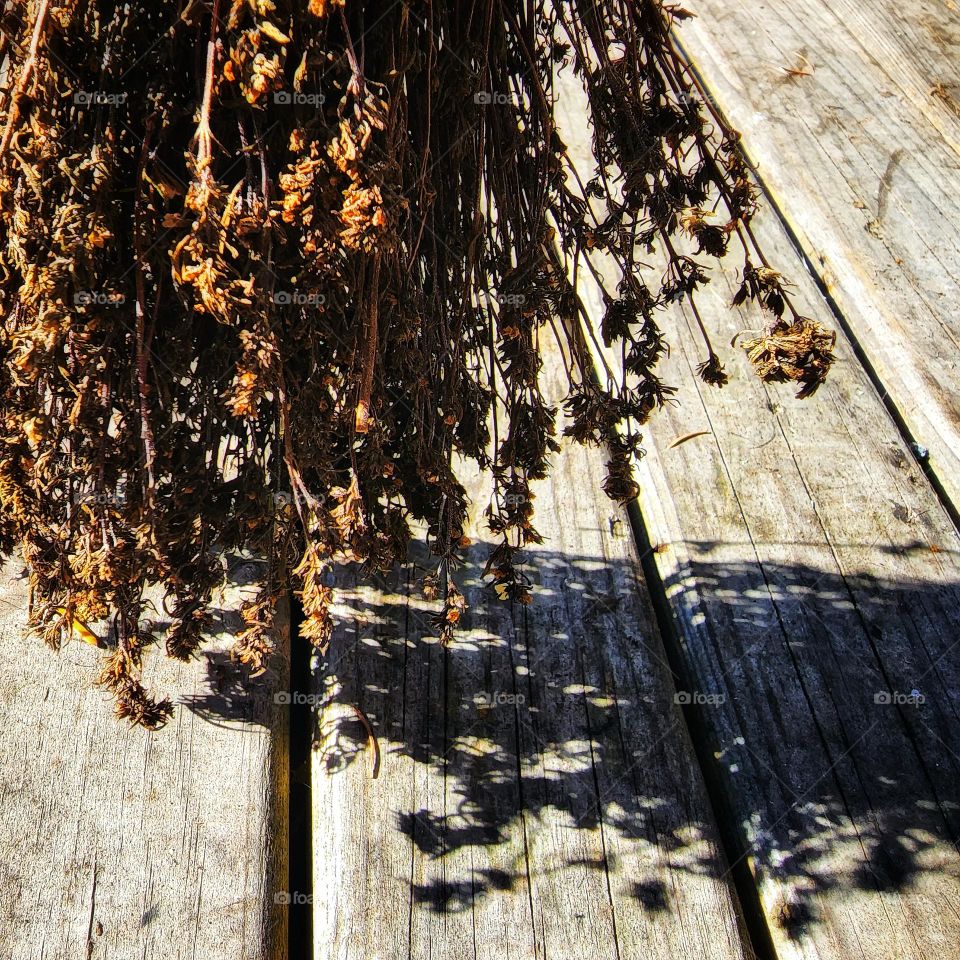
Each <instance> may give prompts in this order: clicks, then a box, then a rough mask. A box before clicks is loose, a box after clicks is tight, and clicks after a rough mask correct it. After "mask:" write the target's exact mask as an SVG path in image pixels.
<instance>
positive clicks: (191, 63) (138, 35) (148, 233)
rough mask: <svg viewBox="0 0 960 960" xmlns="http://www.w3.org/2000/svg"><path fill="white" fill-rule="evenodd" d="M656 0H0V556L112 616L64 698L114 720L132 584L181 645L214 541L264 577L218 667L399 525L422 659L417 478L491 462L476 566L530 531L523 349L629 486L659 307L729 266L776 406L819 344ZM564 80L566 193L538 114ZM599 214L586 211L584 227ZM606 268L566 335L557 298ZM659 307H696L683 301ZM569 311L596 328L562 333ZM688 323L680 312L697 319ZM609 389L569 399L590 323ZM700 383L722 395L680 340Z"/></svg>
mask: <svg viewBox="0 0 960 960" xmlns="http://www.w3.org/2000/svg"><path fill="white" fill-rule="evenodd" d="M688 15H689V14H687V13H686V12H685V11H684V10H682V9H680V8H679V7H675V6H671V5H666V4H663V3H661V2H660V0H634V2H618V0H575V2H569V3H553V4H548V3H545V2H540V0H532V2H528V3H512V2H507V0H473V2H469V0H468V2H453V0H442V2H438V0H434V2H431V3H426V2H416V0H410V2H402V3H393V4H374V3H362V2H359V0H346V2H345V0H309V2H308V3H301V2H293V3H289V2H284V0H232V2H231V0H182V2H180V3H179V4H155V3H140V2H137V0H129V2H116V0H114V2H110V0H27V2H22V0H9V2H8V3H7V5H6V7H5V12H4V13H3V15H2V21H0V26H2V32H0V62H3V66H2V68H0V125H2V128H0V313H2V325H0V358H2V363H0V550H2V552H3V554H4V555H7V554H10V553H12V552H13V551H14V550H15V549H17V548H19V549H20V550H21V551H22V556H23V560H24V562H25V564H26V567H27V570H28V572H29V577H30V588H31V606H30V614H29V615H30V618H31V621H32V623H33V624H34V625H35V626H36V627H37V628H38V629H39V631H40V632H41V633H42V635H43V636H44V638H45V639H46V640H47V641H48V642H49V643H51V644H54V645H56V644H57V643H59V642H60V641H61V640H62V639H63V638H64V637H65V636H66V635H67V633H69V632H70V631H71V630H72V629H73V628H74V625H75V624H77V623H79V624H93V623H96V622H99V621H103V620H106V619H112V622H113V626H114V631H113V634H114V645H113V646H112V648H111V649H110V651H109V652H108V653H106V654H105V666H104V670H103V673H102V676H101V682H102V683H103V684H104V685H106V686H107V687H108V688H109V689H110V691H111V692H112V693H113V695H114V696H115V699H116V703H117V708H118V712H119V714H120V715H121V716H126V717H129V718H130V719H131V720H132V721H135V722H138V723H141V724H144V725H146V726H148V727H155V726H158V725H160V724H161V723H163V722H164V720H166V719H167V717H168V716H169V715H170V712H171V704H170V703H169V701H167V700H157V699H155V698H153V697H151V695H150V694H149V693H148V691H147V690H145V689H144V687H143V685H142V678H141V668H142V660H143V655H144V652H145V648H146V647H147V646H148V645H149V644H150V643H152V642H154V641H155V640H156V639H159V638H155V637H153V636H152V635H150V633H149V632H148V631H147V630H146V628H145V627H144V625H143V620H144V618H143V617H142V613H143V611H144V604H145V600H144V591H145V588H146V587H148V586H149V585H151V584H159V585H161V587H162V590H163V593H164V595H165V598H166V599H165V603H166V606H167V609H168V610H170V611H172V624H171V626H170V627H169V630H168V632H167V635H166V637H165V644H166V650H167V653H168V654H169V655H170V656H172V657H176V658H179V659H187V658H189V657H191V656H192V655H193V654H194V653H195V652H196V651H197V650H198V647H199V646H200V644H201V643H202V641H203V636H204V629H205V627H206V626H207V624H208V614H207V608H208V605H209V603H210V600H211V593H212V591H214V590H215V589H217V588H218V587H219V586H220V585H221V584H222V583H223V582H224V578H225V561H224V557H225V556H227V555H228V554H230V553H234V552H237V551H249V552H252V553H254V554H256V555H259V556H262V557H264V558H266V559H267V561H268V575H267V577H266V579H265V582H264V586H263V588H262V591H261V593H260V595H259V597H258V598H257V599H256V601H255V602H250V603H248V604H247V605H246V606H245V607H244V608H243V610H242V615H243V619H244V622H245V629H244V630H243V631H242V633H240V635H239V636H238V637H237V638H236V643H235V646H234V654H235V657H236V659H237V660H238V661H239V662H241V663H242V664H244V665H246V667H247V668H248V669H249V671H250V673H251V674H256V673H257V672H259V671H262V670H263V669H265V667H266V665H267V663H268V660H269V658H270V655H271V651H272V649H273V639H272V632H273V620H274V614H275V610H276V605H277V601H278V598H279V597H280V596H281V595H282V592H283V591H284V590H285V589H287V588H288V587H290V586H291V585H292V586H293V588H294V589H295V590H296V591H298V593H299V595H300V597H301V598H302V604H303V610H304V617H305V619H304V622H303V626H302V628H301V633H302V636H303V637H305V638H306V639H307V640H309V641H310V642H311V643H313V644H315V645H316V646H317V647H319V648H320V649H321V650H323V649H324V648H325V646H326V644H327V643H328V641H329V638H330V635H331V628H332V625H331V618H330V613H329V608H330V604H331V599H332V598H331V590H330V587H329V586H328V583H329V572H330V570H331V567H332V565H334V564H337V563H344V562H361V563H362V564H364V565H365V567H366V568H367V569H368V570H371V571H380V570H387V569H389V568H391V567H392V566H393V565H394V564H396V563H397V562H399V561H401V560H403V558H404V557H405V554H406V551H407V546H408V543H409V541H410V539H411V529H412V525H414V524H415V523H416V524H420V525H423V526H424V527H425V528H426V529H427V531H428V533H427V538H428V541H429V546H430V549H431V551H432V555H433V556H434V558H435V561H436V570H435V573H433V574H432V575H431V576H430V577H428V578H427V583H426V588H427V589H428V591H432V592H433V593H434V594H435V595H436V596H437V598H438V599H437V607H438V610H437V624H438V631H439V632H440V634H441V635H442V637H443V638H444V639H445V640H446V639H449V637H450V633H451V631H452V629H453V627H454V625H455V624H456V621H457V620H458V618H459V616H460V612H461V610H462V609H463V606H464V601H463V598H462V596H461V595H460V593H459V591H458V590H457V587H456V583H455V578H454V576H453V575H452V574H453V572H454V568H455V566H456V563H457V560H458V555H459V554H460V552H461V551H462V550H463V549H464V547H465V546H466V545H467V544H468V541H467V539H466V537H465V535H464V527H465V523H466V516H467V509H468V503H467V500H466V495H465V492H464V489H463V487H462V486H461V484H460V483H459V482H458V480H457V477H456V475H455V471H454V466H453V463H454V458H455V457H465V458H468V459H470V460H473V461H475V462H476V463H477V464H479V466H480V467H481V468H482V469H483V470H484V471H486V472H487V473H488V474H489V476H490V477H491V486H492V499H491V505H490V508H489V510H488V519H489V526H490V529H491V531H492V532H493V535H494V537H495V539H496V540H497V541H498V544H499V545H498V546H496V548H495V549H494V550H493V553H492V555H491V557H490V561H489V564H488V567H487V573H488V576H489V577H490V579H491V580H492V582H493V584H494V586H495V587H496V588H497V590H498V593H499V594H500V596H502V597H504V598H507V599H510V600H513V601H518V602H527V601H528V600H529V598H530V594H529V589H528V585H527V582H526V580H525V579H524V577H523V576H522V574H521V572H520V571H518V569H517V568H516V567H515V564H514V559H515V554H516V552H517V551H518V550H520V549H522V548H523V547H524V546H526V545H528V544H531V543H537V542H539V537H538V535H537V533H536V530H535V526H534V522H535V518H534V516H533V506H532V504H533V500H532V497H531V494H530V483H531V481H534V480H537V479H540V478H543V477H544V476H545V475H546V474H547V472H548V470H549V465H550V457H551V455H552V454H553V453H554V452H555V451H556V450H557V449H558V442H557V434H558V432H559V429H560V428H559V426H558V417H559V411H558V409H556V408H554V407H552V406H549V405H548V404H547V402H546V401H545V399H544V396H543V394H542V393H541V387H540V373H541V365H542V359H541V346H542V344H543V343H544V338H545V337H556V338H558V339H559V340H560V342H561V344H562V348H563V356H564V358H565V360H566V362H567V370H566V374H567V380H568V383H569V389H568V392H567V395H566V399H565V401H564V408H565V413H566V420H565V422H566V424H567V425H566V426H565V427H564V428H563V429H564V430H565V432H566V433H567V434H569V435H570V436H572V437H573V438H575V439H576V440H578V441H581V442H584V443H595V444H601V445H603V446H605V447H606V449H607V450H608V451H609V473H608V478H607V480H606V483H605V489H606V492H607V493H608V494H609V495H610V496H611V497H613V498H615V499H617V500H621V501H625V500H629V499H630V498H632V497H633V496H635V494H636V486H635V484H634V482H633V480H632V479H631V477H630V469H629V465H630V460H631V457H632V456H633V455H635V454H637V453H638V452H639V443H640V435H639V433H638V432H637V428H638V427H639V426H640V425H642V424H643V423H644V422H645V421H646V420H647V418H648V417H649V416H650V415H651V414H652V413H654V411H655V410H656V409H657V408H658V407H659V406H661V405H662V404H663V403H664V401H665V400H666V399H667V398H668V397H669V396H670V394H671V392H672V391H671V388H670V387H669V386H667V385H665V384H664V383H662V382H661V381H660V379H659V378H658V376H657V362H658V360H659V359H660V357H661V356H662V355H663V353H664V351H665V350H666V341H665V339H664V335H663V333H662V332H661V330H660V327H659V320H660V318H661V317H662V316H664V308H665V307H667V306H668V305H670V304H674V303H681V302H682V303H685V304H686V305H687V306H688V308H689V309H690V310H693V311H694V312H695V311H696V296H697V292H698V290H699V289H700V288H701V287H702V286H703V285H704V284H705V283H706V282H707V280H708V276H709V273H708V266H707V264H709V263H710V262H711V261H712V260H714V259H719V258H723V257H724V256H726V255H727V254H730V255H731V256H732V258H733V259H734V261H735V262H736V264H737V269H739V271H740V276H741V277H742V286H741V287H740V292H739V293H738V295H737V298H736V302H737V303H738V304H740V303H744V302H746V301H752V302H754V303H756V304H758V305H759V308H760V309H761V310H762V311H764V312H765V315H766V319H767V328H766V331H765V332H764V333H763V335H762V336H760V337H759V338H757V339H755V340H753V341H751V342H750V343H748V344H744V346H746V348H747V350H748V352H749V356H750V359H751V360H752V361H753V363H754V364H755V366H756V368H757V370H758V372H759V373H760V375H761V376H762V377H763V378H764V379H765V380H769V381H787V380H790V381H795V382H796V383H797V384H798V385H799V388H800V395H801V396H806V395H808V394H810V393H813V391H814V390H816V388H817V386H818V385H819V384H820V383H821V382H822V380H823V378H824V376H825V375H826V372H827V369H828V367H829V365H830V362H831V360H832V356H831V346H832V343H833V340H832V337H831V336H830V335H829V334H827V333H826V332H825V331H823V330H822V329H821V328H820V327H819V326H818V325H817V324H816V323H815V322H813V321H812V320H809V319H807V318H805V317H803V316H801V315H800V314H799V313H798V312H797V311H796V309H795V308H794V306H793V305H792V304H791V301H790V299H789V297H788V294H787V292H786V290H785V289H784V281H783V280H782V278H781V277H780V275H779V274H778V273H777V272H776V271H775V270H774V269H773V267H771V265H770V264H769V263H768V261H767V259H766V257H765V256H764V254H763V252H762V251H761V250H760V249H759V248H758V246H757V243H756V241H755V239H754V236H753V234H752V232H751V228H750V221H751V217H752V216H753V214H754V212H755V209H756V190H755V188H754V186H753V185H752V183H751V181H750V178H749V175H748V170H747V167H746V165H745V162H744V160H743V158H742V156H741V154H740V152H739V151H738V137H737V134H736V133H735V132H734V131H732V130H730V129H729V128H728V127H727V126H726V125H725V124H724V122H723V120H722V118H721V117H720V116H718V115H717V113H716V112H715V111H714V110H713V108H712V107H711V106H710V105H709V102H707V103H705V101H704V98H703V97H702V96H701V94H700V91H699V90H698V87H697V82H696V79H695V78H694V76H693V75H692V74H691V71H690V70H689V68H688V67H687V65H686V64H685V62H684V60H683V58H682V56H681V55H680V54H679V53H678V51H677V48H676V47H675V45H674V43H673V41H672V39H671V33H672V31H673V30H674V27H675V23H676V21H677V20H679V19H681V18H682V17H686V16H688ZM561 70H565V71H572V72H573V74H574V75H575V76H576V77H578V78H579V79H580V80H581V81H582V84H583V86H584V89H585V91H586V94H587V98H588V103H589V109H588V114H589V115H588V117H587V118H586V119H587V120H588V121H589V124H590V129H591V134H592V147H593V153H594V157H595V160H596V166H595V169H594V170H593V171H592V176H591V177H590V178H589V179H588V178H586V177H584V178H583V179H582V180H581V179H580V178H579V177H578V176H577V175H576V172H575V171H574V168H573V166H572V164H571V162H570V161H569V159H568V157H567V153H566V148H565V145H564V143H563V142H562V140H561V137H560V135H559V134H558V131H557V128H556V126H555V123H554V104H555V99H556V96H555V91H556V88H557V76H558V73H559V72H560V71H561ZM598 210H602V211H603V212H602V214H601V215H599V216H598V215H596V211H598ZM597 249H602V250H604V251H605V252H606V253H607V254H608V255H609V256H611V257H613V258H614V260H615V261H616V263H617V264H618V265H619V267H620V269H621V271H622V280H621V281H620V282H619V285H618V287H617V288H616V289H615V290H613V291H612V292H608V295H607V302H606V306H605V314H604V316H603V318H602V322H601V323H599V324H596V325H595V324H594V323H593V322H592V321H591V318H590V317H589V316H588V315H587V313H586V312H585V309H584V307H583V305H582V303H581V302H580V300H579V299H578V296H577V291H576V287H575V285H574V284H573V282H572V281H571V279H570V278H571V277H572V276H574V275H575V272H576V270H577V269H580V270H586V269H589V268H590V263H589V251H590V250H597ZM695 315H696V316H697V317H699V314H696V313H695ZM595 326H596V329H595V328H594V327H595ZM701 326H702V324H701ZM601 339H602V341H603V342H604V343H605V344H606V345H608V346H610V345H617V347H618V351H617V352H618V353H619V354H620V355H621V356H622V358H623V369H622V370H621V371H616V372H613V373H611V372H607V373H605V375H604V377H602V378H600V379H598V378H597V377H596V376H595V375H594V373H593V366H592V360H591V351H590V350H589V348H588V345H589V344H590V343H591V341H595V342H599V341H600V340H601ZM703 350H704V353H703V364H702V365H701V367H700V370H699V372H700V376H701V377H702V378H703V379H704V380H705V381H707V382H709V383H714V384H717V385H722V384H723V383H724V382H725V381H726V374H725V372H724V368H723V362H722V358H721V356H720V355H719V354H718V353H717V352H716V351H715V350H714V348H713V347H712V346H711V345H710V342H709V339H708V338H707V331H706V330H704V347H703Z"/></svg>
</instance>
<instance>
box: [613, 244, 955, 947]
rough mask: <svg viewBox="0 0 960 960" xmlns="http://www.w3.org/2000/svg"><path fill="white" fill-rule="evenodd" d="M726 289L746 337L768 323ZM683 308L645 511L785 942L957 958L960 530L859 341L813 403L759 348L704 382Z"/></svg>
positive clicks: (732, 329)
mask: <svg viewBox="0 0 960 960" xmlns="http://www.w3.org/2000/svg"><path fill="white" fill-rule="evenodd" d="M763 233H764V239H765V240H766V241H768V243H770V242H773V243H777V247H778V248H779V250H780V253H781V258H782V257H783V256H785V255H786V253H787V251H788V249H789V248H788V246H787V244H786V241H785V238H783V237H782V235H781V237H780V238H779V242H777V241H778V238H777V237H776V235H775V233H773V232H772V230H771V231H769V232H768V231H763ZM797 277H798V279H799V278H800V274H799V272H797ZM713 286H714V289H713V291H712V292H711V293H709V294H707V295H706V296H704V297H703V298H702V300H701V302H700V309H701V313H702V314H703V315H704V317H705V318H706V320H707V322H708V325H709V326H710V327H711V328H712V329H715V330H717V331H718V334H717V342H718V343H723V342H725V341H727V342H729V340H730V339H731V337H732V336H733V334H734V333H736V331H737V330H738V329H740V328H742V327H744V326H749V325H750V324H749V321H748V320H747V319H746V318H743V317H739V318H738V317H737V316H736V315H735V314H734V313H731V312H730V311H729V307H728V303H729V298H730V296H731V294H732V287H730V286H729V285H728V284H727V283H726V282H724V281H722V280H720V279H719V278H718V279H717V280H716V281H715V284H714V285H713ZM800 286H801V295H802V296H804V297H805V298H809V300H808V302H816V294H815V291H813V290H812V289H809V287H810V286H811V284H810V282H809V281H808V280H804V281H802V282H801V284H800ZM594 304H595V306H596V308H597V309H599V302H598V301H594ZM677 320H681V322H682V323H683V325H682V326H680V327H679V329H677V330H676V331H675V333H674V337H673V341H672V342H673V343H674V351H673V354H672V356H671V358H670V360H669V361H667V362H666V363H664V365H663V373H664V376H665V378H666V380H667V382H669V383H673V384H680V385H682V387H683V389H682V391H681V393H680V405H679V406H678V407H676V408H674V407H670V408H668V409H666V410H664V411H662V412H661V414H660V415H659V416H658V418H657V419H656V420H655V421H654V422H653V423H652V424H651V426H650V428H649V438H648V440H649V444H648V455H647V456H646V457H645V458H644V459H643V460H642V461H641V463H640V466H639V471H638V480H639V482H640V483H641V486H642V494H641V509H642V513H643V516H644V519H645V521H646V523H647V525H648V528H649V531H650V537H651V540H652V542H653V544H654V545H655V546H656V550H655V552H654V556H655V558H656V564H657V566H658V568H659V570H660V573H661V576H662V577H663V580H664V582H665V584H666V587H667V591H668V596H669V599H670V603H671V605H672V608H673V611H674V614H675V617H676V620H677V626H678V629H679V633H680V636H681V638H682V643H683V657H684V660H685V664H686V667H687V670H688V673H689V676H690V678H691V683H692V686H693V689H692V690H690V691H689V694H690V698H691V699H692V700H693V706H694V709H695V710H696V713H697V716H698V718H699V720H700V722H701V723H702V725H703V727H704V729H705V730H706V731H707V735H708V738H709V746H710V749H711V750H712V751H713V753H714V756H715V758H716V760H717V765H718V768H719V782H720V784H721V787H722V789H723V791H724V793H725V796H726V800H727V803H728V804H729V806H730V808H731V809H732V810H733V811H734V816H735V817H736V826H737V828H738V829H739V830H740V831H741V834H742V840H743V855H744V856H745V857H746V858H748V861H749V863H750V865H751V867H752V869H753V871H754V874H755V876H756V879H757V883H758V886H759V891H760V895H761V904H762V907H763V909H764V911H765V914H766V917H767V920H768V926H769V928H770V932H771V936H772V938H773V940H774V943H775V945H776V947H777V950H778V952H779V955H780V956H783V957H801V956H802V957H806V958H813V957H822V958H826V957H835V956H847V955H848V954H849V955H854V954H859V953H861V952H863V953H864V954H865V955H868V956H871V957H891V958H893V957H901V958H902V957H917V958H919V957H929V956H933V955H934V954H942V953H944V952H946V953H947V955H949V956H956V955H957V948H956V944H957V943H958V942H960V917H958V915H957V913H956V911H955V910H953V909H952V908H945V904H949V903H952V904H956V903H957V902H960V899H958V898H960V857H958V854H957V848H956V843H957V838H958V836H960V808H958V805H957V802H956V797H957V793H958V787H960V723H958V714H957V706H958V702H960V650H958V648H957V646H956V624H957V623H958V622H960V577H958V568H960V562H958V558H960V550H958V546H960V544H958V537H957V533H956V531H955V529H954V528H953V526H952V524H951V522H950V520H949V518H948V517H947V516H946V515H945V513H944V511H943V509H942V507H941V505H940V504H939V502H938V500H937V498H936V496H935V495H934V493H933V491H932V490H931V489H930V487H929V486H928V484H927V483H926V482H925V479H924V477H923V475H922V474H921V473H920V472H919V471H918V469H917V467H916V465H915V463H914V461H913V460H912V458H911V457H910V454H909V451H907V450H906V449H905V447H904V444H903V442H902V440H901V438H900V437H899V435H898V431H897V428H896V426H895V424H894V423H893V422H892V421H891V420H890V419H889V417H888V416H887V414H886V411H885V410H884V408H883V406H882V404H881V402H880V400H879V398H878V397H877V396H876V395H875V393H874V391H873V390H872V388H871V385H870V382H869V380H868V378H867V377H866V375H865V374H864V372H863V371H862V369H861V368H860V367H859V366H858V364H857V362H856V360H855V358H854V357H853V355H852V352H851V351H850V349H849V347H848V346H847V345H846V343H844V342H842V341H841V343H840V345H839V348H838V350H839V358H840V359H839V362H838V364H837V367H836V369H835V370H834V374H833V377H832V379H831V380H830V382H829V383H828V385H827V386H825V387H823V388H822V389H821V391H820V392H819V393H818V394H817V395H816V396H815V398H813V399H812V400H808V401H806V402H805V403H797V402H794V401H793V400H792V398H790V397H789V394H786V395H785V394H784V392H783V391H776V390H769V389H767V388H764V387H763V385H762V384H760V383H759V382H758V381H757V380H756V379H755V378H754V377H753V376H752V374H751V372H750V370H749V368H748V366H747V364H746V362H745V361H744V360H743V359H742V358H734V359H731V360H730V361H728V366H729V367H730V368H731V372H733V373H734V374H735V379H734V380H733V381H732V383H731V384H730V385H729V386H728V387H725V388H724V389H723V390H722V391H717V390H716V389H713V388H707V387H704V386H703V385H702V384H700V383H699V381H698V380H697V379H696V377H695V374H694V371H695V369H696V365H697V364H698V363H699V361H700V360H702V359H703V358H702V356H701V354H702V352H703V351H702V347H701V346H700V345H699V341H698V334H697V333H696V331H695V329H694V325H693V321H692V319H691V320H690V323H689V325H688V324H687V323H686V318H681V317H675V318H674V321H677ZM701 430H705V431H707V435H705V436H700V437H697V438H695V439H693V440H689V441H687V442H685V443H683V444H681V445H678V446H671V443H672V442H673V441H674V440H675V439H676V438H678V437H681V436H685V435H687V434H690V433H693V432H697V431H701ZM884 699H889V700H892V701H893V702H892V703H884V702H882V701H884ZM698 700H699V701H700V703H699V704H698V703H697V701H698Z"/></svg>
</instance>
